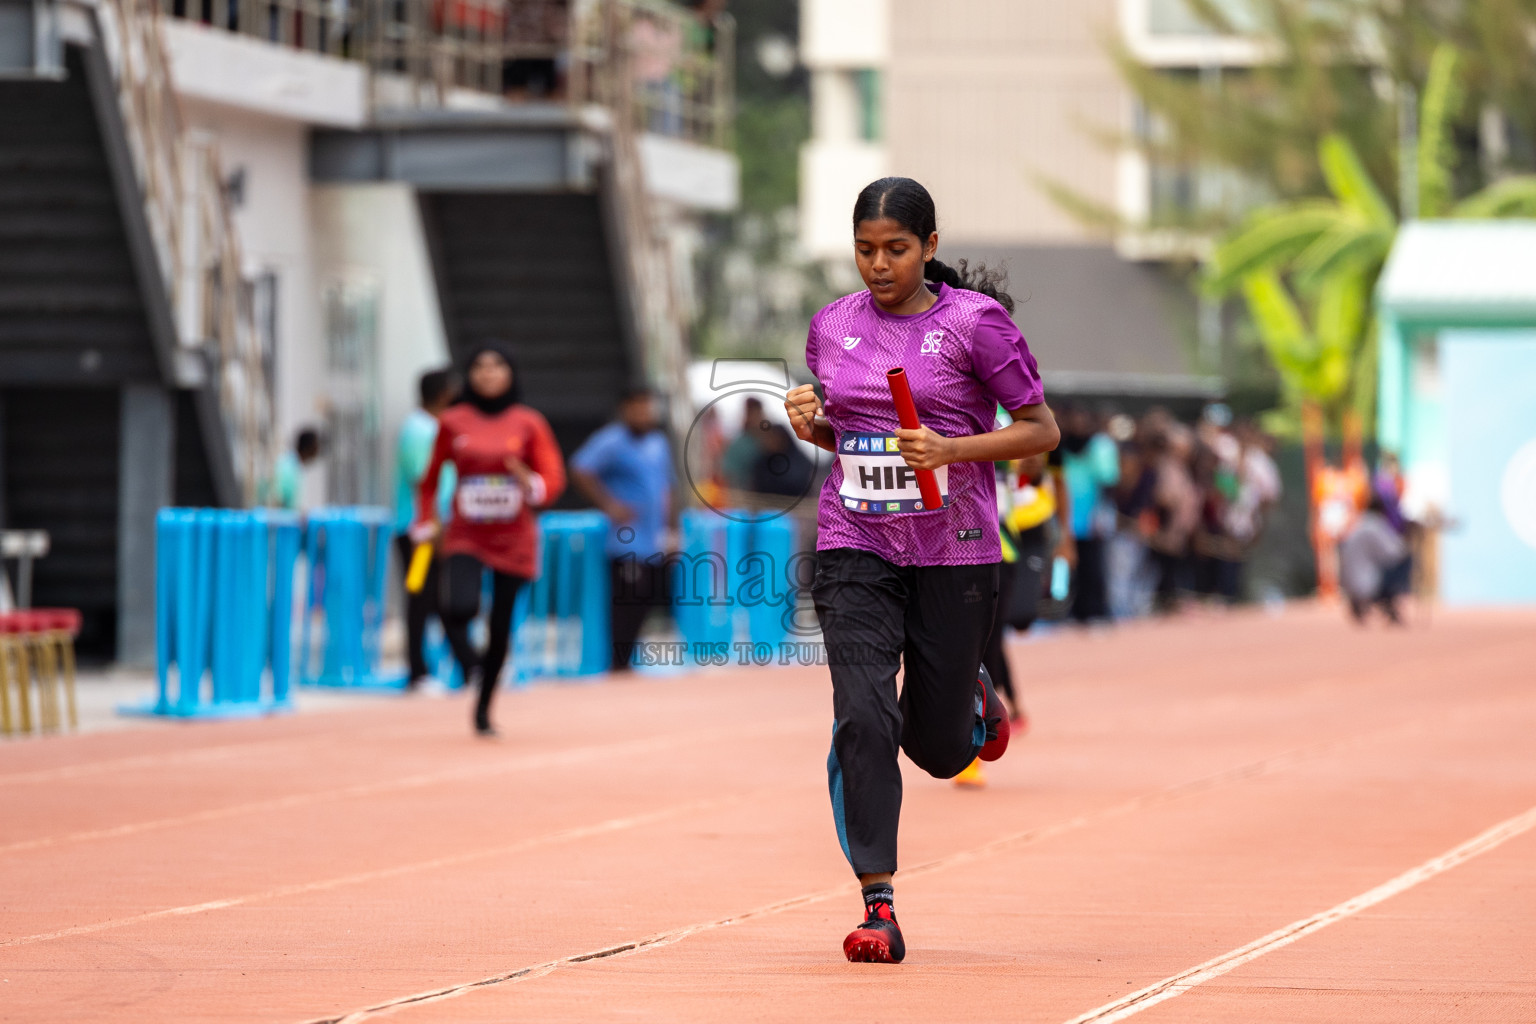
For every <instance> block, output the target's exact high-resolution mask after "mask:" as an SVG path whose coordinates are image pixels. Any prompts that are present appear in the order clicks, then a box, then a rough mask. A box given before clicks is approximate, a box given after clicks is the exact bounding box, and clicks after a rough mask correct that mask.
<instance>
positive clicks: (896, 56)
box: [800, 0, 1256, 404]
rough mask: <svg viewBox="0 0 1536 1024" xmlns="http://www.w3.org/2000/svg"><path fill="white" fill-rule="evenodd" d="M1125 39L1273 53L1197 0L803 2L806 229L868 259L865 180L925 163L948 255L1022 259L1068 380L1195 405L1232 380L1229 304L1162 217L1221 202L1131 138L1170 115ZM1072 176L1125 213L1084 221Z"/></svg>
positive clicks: (1040, 327) (1114, 396)
mask: <svg viewBox="0 0 1536 1024" xmlns="http://www.w3.org/2000/svg"><path fill="white" fill-rule="evenodd" d="M1231 6H1232V7H1233V9H1234V10H1236V9H1237V7H1238V5H1237V4H1235V3H1234V4H1232V5H1231ZM1114 39H1119V40H1122V41H1124V42H1125V44H1126V45H1127V46H1128V47H1129V48H1130V50H1131V52H1133V53H1134V54H1135V55H1136V56H1137V58H1138V59H1140V60H1142V61H1145V62H1146V63H1148V64H1150V65H1153V66H1156V67H1159V68H1164V69H1167V70H1168V71H1169V73H1207V74H1209V73H1213V72H1215V71H1217V70H1218V69H1220V68H1223V67H1231V66H1239V67H1240V66H1243V65H1246V64H1251V63H1252V62H1253V60H1254V59H1255V57H1256V54H1255V53H1254V47H1253V44H1252V43H1251V42H1249V41H1246V40H1241V39H1233V38H1225V37H1220V36H1215V35H1212V34H1210V33H1209V32H1208V31H1207V30H1206V29H1205V28H1204V26H1203V25H1202V24H1201V23H1200V22H1199V20H1198V19H1196V18H1194V17H1193V15H1192V14H1191V13H1190V11H1189V10H1188V8H1187V7H1186V6H1185V5H1184V3H1183V2H1182V0H1073V2H1070V3H1061V2H1049V0H950V2H947V3H943V4H932V3H925V2H922V0H803V2H802V12H801V46H802V52H801V56H802V60H803V61H804V63H805V64H806V66H807V67H808V68H809V70H810V73H811V99H812V137H811V139H810V141H809V142H808V143H807V144H806V146H805V148H804V150H803V152H802V162H801V199H800V214H801V235H802V241H803V243H804V245H805V246H806V248H807V250H808V251H809V252H810V253H812V254H813V255H814V256H816V257H818V258H822V259H825V260H827V261H828V263H829V266H832V267H834V268H836V267H847V268H848V269H849V271H851V266H850V263H851V261H849V260H848V259H847V254H848V230H849V225H848V211H849V210H850V209H851V207H852V203H853V198H854V196H855V195H856V194H857V192H858V190H859V189H860V188H861V187H862V186H863V185H864V184H866V183H867V182H869V181H870V180H872V179H873V178H876V177H879V176H881V175H883V174H901V175H905V176H908V177H913V178H916V179H917V180H919V181H921V182H923V183H924V184H925V185H926V186H927V187H928V189H929V190H930V191H931V192H932V193H933V195H934V198H935V200H936V202H937V204H938V208H939V232H940V237H941V242H940V251H941V253H943V254H944V255H945V257H946V258H951V257H960V256H965V257H969V258H973V259H983V260H986V261H987V262H989V263H991V262H997V261H1001V262H1004V263H1006V264H1007V266H1008V268H1009V275H1010V283H1011V291H1012V292H1013V294H1014V296H1015V298H1016V299H1018V300H1019V306H1018V310H1017V312H1016V314H1015V317H1016V319H1017V320H1018V322H1019V324H1020V326H1021V327H1022V329H1023V331H1024V333H1025V336H1026V337H1028V338H1029V340H1030V343H1031V345H1032V347H1033V348H1034V349H1035V351H1036V352H1037V353H1038V354H1039V356H1040V359H1041V363H1042V365H1043V366H1044V367H1046V376H1047V385H1048V389H1049V391H1050V392H1051V393H1053V394H1057V395H1063V394H1068V395H1076V396H1080V397H1083V398H1087V399H1095V400H1099V399H1102V400H1119V401H1122V402H1130V403H1140V402H1145V401H1151V400H1175V401H1183V402H1186V403H1190V404H1195V403H1198V402H1199V401H1200V400H1203V399H1205V398H1208V397H1211V396H1214V395H1217V394H1219V393H1221V391H1222V388H1223V382H1222V379H1221V374H1220V371H1221V369H1222V351H1221V350H1222V337H1221V335H1222V323H1221V318H1220V315H1219V310H1217V309H1214V308H1208V309H1201V308H1200V305H1199V304H1198V303H1197V302H1196V300H1195V299H1194V297H1193V296H1192V294H1191V292H1190V290H1189V288H1188V286H1187V284H1186V282H1185V278H1184V275H1185V273H1186V271H1187V265H1188V264H1187V260H1188V257H1189V255H1190V249H1189V245H1188V240H1187V239H1184V238H1181V237H1179V236H1177V235H1170V234H1168V233H1166V232H1154V231H1149V230H1146V225H1148V224H1149V223H1151V222H1153V221H1154V220H1168V219H1170V218H1169V217H1168V216H1167V215H1168V214H1169V213H1170V212H1176V210H1173V209H1171V207H1178V206H1179V205H1180V204H1182V205H1184V206H1186V207H1192V206H1195V205H1198V204H1199V203H1202V202H1206V201H1209V199H1210V196H1209V195H1208V194H1206V193H1208V192H1209V183H1208V182H1206V181H1204V180H1203V179H1201V178H1200V176H1198V175H1195V174H1191V173H1190V172H1188V171H1185V170H1183V169H1178V168H1163V167H1154V166H1149V165H1148V162H1147V161H1146V160H1145V159H1143V158H1142V156H1141V155H1140V154H1139V153H1138V152H1137V150H1136V149H1135V147H1134V146H1129V145H1125V144H1124V140H1126V139H1128V138H1132V137H1134V136H1135V134H1136V133H1137V132H1145V131H1150V130H1153V128H1152V127H1151V126H1149V125H1148V124H1147V118H1146V117H1145V115H1144V113H1143V112H1142V111H1140V110H1138V105H1137V103H1136V101H1135V98H1134V96H1133V95H1132V93H1131V92H1130V91H1129V90H1128V89H1127V88H1126V86H1125V85H1124V83H1123V82H1122V81H1121V79H1120V78H1119V76H1118V74H1117V73H1116V70H1115V67H1114V65H1113V62H1112V60H1111V58H1110V56H1109V50H1108V48H1109V44H1110V42H1111V41H1112V40H1114ZM1062 189H1067V190H1070V191H1071V192H1072V193H1073V194H1074V195H1075V196H1076V197H1077V200H1078V201H1080V203H1081V204H1082V205H1083V206H1085V207H1096V208H1099V209H1101V210H1104V211H1109V212H1112V213H1113V214H1114V215H1115V216H1116V217H1117V218H1118V222H1119V226H1118V227H1111V226H1104V225H1099V226H1094V225H1091V224H1089V223H1086V222H1085V220H1084V219H1083V218H1080V217H1078V216H1075V215H1074V214H1073V213H1072V212H1070V211H1069V209H1068V208H1067V205H1065V204H1063V203H1062V202H1060V201H1059V200H1058V198H1056V197H1055V196H1053V192H1058V191H1059V190H1062ZM845 274H846V272H845ZM845 279H846V277H845ZM848 284H849V287H853V286H854V284H855V282H854V281H853V280H849V281H848Z"/></svg>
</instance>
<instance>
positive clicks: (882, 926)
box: [843, 903, 907, 964]
mask: <svg viewBox="0 0 1536 1024" xmlns="http://www.w3.org/2000/svg"><path fill="white" fill-rule="evenodd" d="M843 955H844V956H846V957H847V958H848V960H849V962H850V963H855V964H899V963H901V961H902V958H903V957H905V956H906V955H907V944H906V943H905V942H903V941H902V940H901V926H900V925H898V924H897V923H896V912H895V911H894V910H892V909H891V905H890V904H889V903H871V904H870V905H869V909H868V911H867V916H866V917H865V918H864V923H863V924H861V925H859V926H858V927H857V928H855V929H854V930H853V931H851V932H849V933H848V937H847V938H846V939H844V940H843Z"/></svg>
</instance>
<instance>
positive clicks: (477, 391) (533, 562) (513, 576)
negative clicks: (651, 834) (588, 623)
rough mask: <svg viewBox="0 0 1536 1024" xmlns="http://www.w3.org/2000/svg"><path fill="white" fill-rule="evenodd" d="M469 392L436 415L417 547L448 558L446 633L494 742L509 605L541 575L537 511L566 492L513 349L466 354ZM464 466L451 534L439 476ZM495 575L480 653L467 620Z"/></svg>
mask: <svg viewBox="0 0 1536 1024" xmlns="http://www.w3.org/2000/svg"><path fill="white" fill-rule="evenodd" d="M467 367H468V368H467V370H466V372H465V374H464V378H465V381H466V382H467V384H468V386H467V387H466V388H465V391H464V396H463V397H462V398H461V399H460V400H459V402H458V403H457V404H455V405H452V406H450V407H449V408H448V409H447V410H446V411H444V413H443V414H442V416H441V417H440V418H439V421H438V422H439V426H438V431H437V442H436V444H435V445H433V448H432V461H431V463H429V464H428V466H427V472H426V475H425V476H423V477H422V479H421V489H420V491H419V492H418V495H417V506H416V519H417V526H416V527H414V528H413V529H412V531H411V532H412V534H413V536H414V537H415V538H416V539H417V540H418V541H419V540H422V539H427V538H430V537H435V536H437V535H438V533H439V532H441V533H442V539H441V542H440V545H439V551H440V552H441V555H442V557H443V559H444V565H443V572H442V573H441V574H440V579H441V587H442V590H441V593H440V595H439V601H440V608H441V612H440V614H441V615H442V619H443V628H444V630H445V631H446V632H447V634H448V643H449V645H450V646H452V648H453V655H454V657H455V658H457V659H458V662H459V666H460V667H461V668H462V669H463V670H464V681H465V684H466V685H468V684H469V682H470V680H471V679H475V678H478V680H479V697H478V699H477V700H476V702H475V732H476V733H478V734H479V735H481V736H495V735H496V730H495V729H494V728H493V727H492V726H491V698H492V697H493V696H494V695H495V692H496V680H497V677H498V676H500V675H501V669H502V666H503V665H504V664H505V663H506V660H507V645H508V641H509V638H510V634H511V630H512V604H513V601H514V600H516V598H517V592H518V590H519V589H521V588H522V586H523V584H524V583H527V582H528V581H529V580H531V579H533V578H534V577H536V576H537V575H538V572H539V536H538V523H537V515H536V514H535V510H536V509H539V508H543V507H545V506H547V505H549V504H550V503H551V502H553V501H554V500H555V499H556V498H558V497H559V496H560V492H561V491H563V490H564V489H565V463H564V460H563V459H562V458H561V456H560V446H559V445H558V444H556V443H555V435H554V432H553V431H551V430H550V429H549V423H548V422H546V421H545V419H544V417H543V416H541V415H539V414H538V413H537V412H535V411H534V410H532V409H530V408H528V407H527V406H526V405H523V404H522V403H521V401H520V397H521V395H520V389H519V387H518V379H517V370H516V367H515V366H514V364H513V361H512V356H511V353H510V352H509V351H507V349H506V348H505V347H503V346H501V345H499V344H496V343H488V344H484V345H481V346H480V347H479V348H477V349H475V351H473V352H471V353H470V356H469V362H468V364H467ZM444 462H452V463H453V464H454V465H455V466H456V467H457V469H458V474H459V484H458V488H457V490H456V491H455V492H454V499H453V518H452V519H451V520H450V521H449V523H448V526H447V529H446V530H441V531H440V527H439V524H438V523H437V521H436V509H437V479H438V475H439V474H440V473H441V472H442V468H443V463H444ZM486 569H489V570H490V571H491V579H492V586H491V618H490V639H489V641H488V642H487V644H486V648H485V650H484V652H481V651H477V650H475V648H474V645H473V644H471V643H470V640H469V623H470V620H472V619H473V618H474V617H475V616H476V615H478V614H479V612H480V588H481V581H482V578H483V575H484V571H485V570H486Z"/></svg>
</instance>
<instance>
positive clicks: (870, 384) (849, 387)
mask: <svg viewBox="0 0 1536 1024" xmlns="http://www.w3.org/2000/svg"><path fill="white" fill-rule="evenodd" d="M929 287H932V286H931V285H930V286H929ZM937 294H938V301H937V302H935V303H934V304H933V306H932V307H931V308H929V309H928V310H927V311H926V312H923V313H917V314H914V315H911V316H897V315H895V314H893V313H887V312H886V311H885V310H883V309H881V308H880V307H879V305H878V304H876V302H875V300H874V298H873V296H871V295H870V294H869V292H868V291H861V292H855V293H854V294H852V295H845V296H843V297H842V298H840V299H838V300H837V301H836V302H833V303H832V304H831V305H829V306H827V307H826V308H824V309H823V310H822V311H821V312H819V313H817V314H816V316H815V317H814V318H813V319H812V320H811V330H810V335H809V337H808V338H807V339H806V343H805V362H806V365H807V366H808V367H809V368H810V371H811V373H813V374H815V375H816V378H817V380H819V381H821V384H822V389H823V392H824V395H825V401H824V404H825V406H826V415H827V420H828V421H829V422H830V423H831V424H832V429H833V431H834V432H835V433H836V434H837V437H838V440H839V445H838V449H839V454H842V451H843V449H844V447H847V448H848V451H849V453H850V454H854V453H855V446H856V445H857V444H858V443H859V442H860V441H861V440H862V439H863V438H865V437H867V436H868V435H874V434H882V433H890V432H891V431H894V430H895V429H896V428H897V426H898V424H897V422H896V408H895V406H894V405H893V404H892V402H891V390H890V385H889V384H887V383H886V371H887V370H890V369H892V368H894V367H897V366H900V367H902V368H904V369H905V370H906V373H907V381H908V383H909V384H910V385H911V387H912V397H913V400H914V401H915V402H916V403H917V415H918V419H919V420H920V421H921V423H922V424H923V426H925V427H927V428H928V429H930V430H932V431H934V432H935V433H938V434H943V435H944V436H945V437H961V436H968V435H971V434H983V433H986V432H988V431H990V430H992V429H993V426H994V424H995V418H994V417H995V413H996V410H997V405H998V404H999V403H1000V404H1002V406H1003V407H1004V408H1006V409H1017V408H1019V407H1020V406H1025V405H1034V404H1036V403H1038V402H1041V401H1043V400H1044V398H1045V392H1044V390H1043V389H1042V388H1041V386H1040V372H1039V370H1038V368H1037V367H1036V365H1035V357H1034V356H1033V355H1031V354H1030V351H1029V345H1028V344H1026V343H1025V341H1024V336H1023V335H1022V334H1020V333H1019V329H1018V327H1017V326H1016V325H1015V324H1014V322H1013V319H1012V318H1011V317H1009V315H1008V311H1007V310H1005V309H1003V307H1002V306H1001V305H999V304H998V303H997V301H996V300H995V299H991V298H988V297H987V296H985V295H982V294H981V293H980V292H973V291H967V290H963V289H954V288H950V287H949V286H948V285H939V287H938V289H937ZM845 435H847V436H846V438H845ZM898 460H899V456H898ZM863 462H864V463H865V464H868V465H875V464H874V463H872V462H871V460H870V459H869V458H865V459H864V460H863ZM895 465H896V466H897V467H898V469H899V467H901V466H904V465H905V463H903V462H900V461H897V462H896V464H895ZM876 468H878V466H876ZM861 469H862V467H861ZM947 469H948V475H949V480H948V485H947V487H945V488H944V490H945V491H946V492H947V495H948V497H947V499H946V503H945V506H944V508H942V509H932V510H923V511H909V509H910V508H911V507H912V502H911V501H910V500H909V501H907V502H906V503H902V502H893V503H891V505H890V511H891V512H892V513H896V514H889V515H877V514H870V513H872V512H876V511H881V512H883V511H885V508H884V506H883V505H882V506H881V507H880V508H878V509H875V508H868V507H867V506H869V505H872V504H873V505H880V504H881V503H879V502H861V501H859V500H858V498H859V497H861V496H863V497H868V496H870V495H871V494H872V493H877V492H860V493H855V492H858V491H859V488H858V487H857V486H856V481H850V482H849V486H848V487H847V488H845V487H844V480H843V466H842V464H841V462H836V463H834V465H833V467H832V473H831V475H830V476H828V477H827V481H826V483H825V484H824V485H823V487H822V489H821V503H820V505H819V507H818V509H817V524H818V530H817V538H816V548H817V550H819V551H824V550H826V549H828V548H859V549H861V550H864V551H872V552H874V553H875V554H877V555H879V556H880V557H881V558H884V559H885V560H887V561H889V562H892V563H894V564H896V565H976V564H981V563H986V562H996V561H999V560H1001V558H1002V551H1001V549H1000V548H999V546H998V540H997V496H996V481H995V478H994V472H993V466H992V463H990V462H956V463H953V464H951V465H950V466H948V467H947ZM891 479H892V478H891V477H890V476H887V477H885V481H886V483H885V486H890V481H891ZM898 482H899V481H898ZM871 483H872V484H873V485H875V486H879V485H880V483H881V480H880V478H879V476H878V474H877V473H876V471H875V469H870V470H868V472H867V479H866V486H867V485H869V484H871ZM845 491H847V492H848V493H844V492H845ZM909 493H910V492H909Z"/></svg>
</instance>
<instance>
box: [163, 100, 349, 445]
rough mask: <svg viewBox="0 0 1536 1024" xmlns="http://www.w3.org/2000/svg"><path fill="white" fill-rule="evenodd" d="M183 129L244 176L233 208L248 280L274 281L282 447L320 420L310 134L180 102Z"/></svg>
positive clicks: (235, 111) (320, 334) (320, 345)
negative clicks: (207, 138)
mask: <svg viewBox="0 0 1536 1024" xmlns="http://www.w3.org/2000/svg"><path fill="white" fill-rule="evenodd" d="M181 112H182V119H183V122H184V123H185V124H186V126H187V127H188V128H190V129H191V130H194V131H200V132H206V133H207V134H209V135H211V136H212V137H213V139H214V140H215V141H216V143H217V145H218V151H219V158H220V163H221V166H222V169H223V173H224V175H225V177H226V179H227V178H229V177H231V176H234V175H237V174H240V175H243V179H244V181H243V185H242V196H241V199H240V202H239V204H238V205H237V206H236V207H235V211H234V217H235V229H236V231H237V232H238V234H239V239H240V253H241V259H242V260H243V261H244V263H245V267H244V272H245V274H246V275H247V276H248V277H254V276H257V275H259V274H262V273H272V274H275V275H276V278H277V351H276V356H275V378H276V379H275V380H274V381H273V393H274V399H275V414H276V416H275V418H276V425H277V439H278V443H279V444H280V445H281V446H283V447H286V446H287V445H289V444H290V443H291V442H292V440H293V435H294V433H295V432H296V431H297V430H298V428H299V427H300V426H301V425H305V424H315V425H318V424H320V423H321V422H322V421H323V418H324V417H323V415H322V414H323V412H324V405H323V401H324V394H323V389H322V385H323V381H324V369H325V362H324V358H325V347H324V325H323V323H322V318H321V311H320V302H319V293H318V291H317V290H316V288H315V267H316V264H315V237H314V233H313V231H312V229H311V225H310V220H309V193H310V183H309V129H308V126H307V125H305V124H304V123H303V122H301V121H294V120H292V119H289V118H283V117H274V116H270V115H266V114H258V113H253V112H251V111H249V110H245V109H240V108H236V107H230V106H225V105H223V104H216V103H208V102H205V101H200V100H195V99H190V98H187V97H185V96H183V97H182V103H181Z"/></svg>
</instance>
